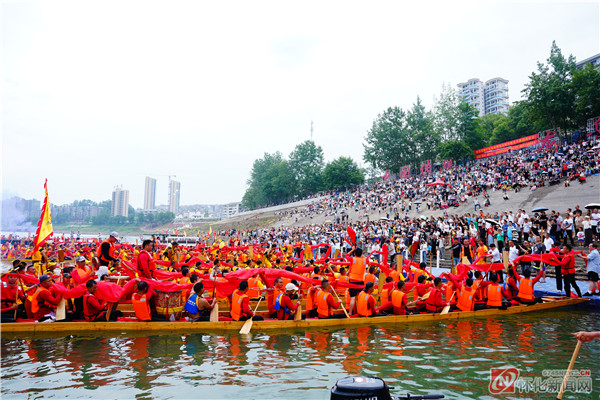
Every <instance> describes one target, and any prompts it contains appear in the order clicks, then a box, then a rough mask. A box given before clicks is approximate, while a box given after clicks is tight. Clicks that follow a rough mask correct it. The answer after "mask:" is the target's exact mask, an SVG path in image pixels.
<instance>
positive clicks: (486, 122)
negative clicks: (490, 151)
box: [477, 114, 508, 145]
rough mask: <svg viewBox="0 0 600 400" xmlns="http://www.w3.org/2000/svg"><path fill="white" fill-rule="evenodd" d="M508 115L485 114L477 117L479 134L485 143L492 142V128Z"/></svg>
mask: <svg viewBox="0 0 600 400" xmlns="http://www.w3.org/2000/svg"><path fill="white" fill-rule="evenodd" d="M507 119H508V117H507V116H506V115H504V114H486V115H482V116H481V117H479V126H478V127H477V129H479V132H480V134H481V135H482V136H483V137H484V138H485V139H486V145H490V144H492V140H493V136H492V135H493V134H494V129H496V127H497V126H498V125H500V124H501V123H502V122H505V121H506V120H507Z"/></svg>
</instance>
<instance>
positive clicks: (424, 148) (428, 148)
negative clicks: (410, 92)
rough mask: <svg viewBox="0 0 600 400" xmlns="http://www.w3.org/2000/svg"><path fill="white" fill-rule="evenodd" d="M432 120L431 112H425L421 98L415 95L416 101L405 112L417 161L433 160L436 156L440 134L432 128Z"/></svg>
mask: <svg viewBox="0 0 600 400" xmlns="http://www.w3.org/2000/svg"><path fill="white" fill-rule="evenodd" d="M433 120H434V118H433V114H432V113H431V112H427V110H426V109H425V106H424V105H423V103H422V102H421V99H420V98H419V97H417V101H416V102H415V103H413V106H412V108H411V109H410V110H409V111H408V113H407V114H406V125H407V129H408V131H409V132H410V136H411V137H412V140H413V142H414V145H415V146H414V147H415V149H416V155H417V156H418V161H419V162H422V161H425V160H435V158H436V156H437V151H438V146H439V144H440V135H439V134H438V132H437V131H436V130H435V129H434V125H433ZM415 166H416V165H415Z"/></svg>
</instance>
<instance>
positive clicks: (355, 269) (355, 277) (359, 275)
mask: <svg viewBox="0 0 600 400" xmlns="http://www.w3.org/2000/svg"><path fill="white" fill-rule="evenodd" d="M366 267H367V262H366V261H365V258H364V257H352V264H350V274H349V277H350V280H351V281H355V282H362V281H363V279H364V277H365V268H366Z"/></svg>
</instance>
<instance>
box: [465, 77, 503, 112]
mask: <svg viewBox="0 0 600 400" xmlns="http://www.w3.org/2000/svg"><path fill="white" fill-rule="evenodd" d="M457 86H458V93H459V95H461V96H462V97H463V98H464V99H465V101H466V102H467V103H469V104H471V105H472V106H473V107H475V108H476V109H477V110H478V111H479V116H482V115H486V114H499V113H502V114H505V115H506V114H508V107H509V104H508V80H506V79H503V78H492V79H490V80H488V81H486V82H485V83H483V82H482V81H480V80H479V79H477V78H473V79H469V80H468V81H467V82H463V83H459V84H458V85H457Z"/></svg>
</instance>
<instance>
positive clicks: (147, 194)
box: [144, 176, 156, 210]
mask: <svg viewBox="0 0 600 400" xmlns="http://www.w3.org/2000/svg"><path fill="white" fill-rule="evenodd" d="M155 208H156V179H154V178H150V177H149V176H147V177H146V189H145V190H144V210H154V209H155Z"/></svg>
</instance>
